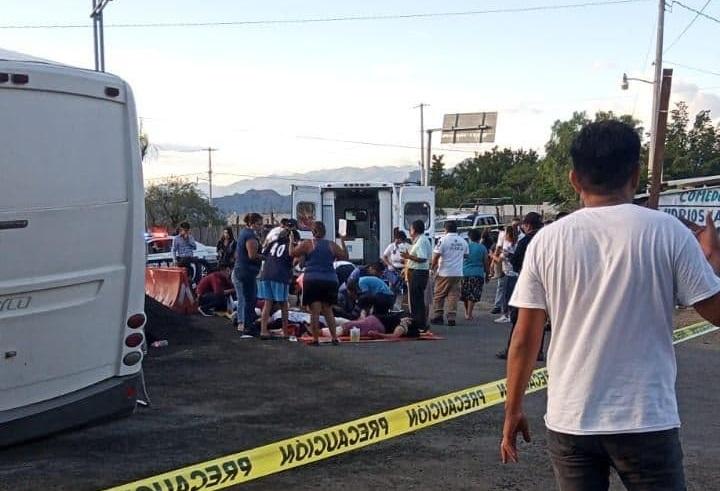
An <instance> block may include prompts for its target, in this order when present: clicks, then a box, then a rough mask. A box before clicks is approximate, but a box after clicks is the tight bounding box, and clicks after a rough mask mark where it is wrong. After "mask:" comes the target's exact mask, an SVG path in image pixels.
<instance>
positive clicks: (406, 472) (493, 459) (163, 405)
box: [0, 314, 720, 491]
mask: <svg viewBox="0 0 720 491" xmlns="http://www.w3.org/2000/svg"><path fill="white" fill-rule="evenodd" d="M155 318H156V319H157V316H155ZM156 324H157V325H158V329H165V330H167V331H169V334H168V338H169V339H170V343H171V345H170V346H169V347H168V348H164V349H159V350H152V351H151V352H150V356H149V357H148V358H147V360H146V364H145V367H146V375H147V383H148V386H149V388H150V395H151V398H152V406H151V407H150V408H144V409H141V410H140V411H139V412H138V413H137V414H136V415H134V416H133V417H131V418H126V419H121V420H116V421H111V422H108V423H105V424H101V425H96V426H92V427H88V428H84V429H80V430H76V431H73V432H69V433H64V434H61V435H57V436H54V437H50V438H47V439H44V440H41V441H37V442H32V443H28V444H25V445H20V446H16V447H13V448H9V449H5V450H0V489H3V490H4V489H12V490H17V491H21V490H38V489H62V490H65V489H67V490H70V489H72V490H95V489H101V488H105V487H108V486H111V485H117V484H121V483H124V482H128V481H131V480H135V479H139V478H142V477H146V476H149V475H154V474H157V473H160V472H163V471H166V470H170V469H174V468H177V467H181V466H185V465H189V464H192V463H195V462H199V461H203V460H207V459H210V458H214V457H218V456H221V455H225V454H228V453H232V452H237V451H240V450H244V449H249V448H253V447H255V446H258V445H262V444H265V443H269V442H272V441H276V440H280V439H283V438H288V437H292V436H294V435H298V434H301V433H304V432H307V431H311V430H315V429H319V428H323V427H326V426H330V425H332V424H336V423H340V422H344V421H347V420H350V419H354V418H357V417H361V416H366V415H369V414H372V413H374V412H377V411H382V410H385V409H390V408H393V407H396V406H399V405H403V404H407V403H411V402H415V401H418V400H421V399H424V398H427V397H432V396H436V395H440V394H444V393H447V392H450V391H452V390H456V389H461V388H465V387H468V386H471V385H475V384H480V383H484V382H489V381H492V380H496V379H498V378H502V377H503V376H504V364H503V362H501V361H499V360H497V359H496V358H495V357H494V356H493V355H494V353H495V352H496V351H497V350H498V349H500V348H502V347H503V345H504V342H505V336H506V335H507V330H508V328H507V325H498V324H494V323H493V322H492V317H491V316H489V315H487V314H481V315H480V317H479V319H477V320H476V321H474V322H472V323H468V322H465V321H461V323H460V325H459V326H457V327H455V328H447V327H441V328H438V329H436V331H437V332H438V333H439V334H441V335H443V336H446V340H444V341H436V342H404V343H369V344H359V345H357V344H354V345H351V344H345V345H341V346H338V347H333V346H322V347H319V348H313V347H307V346H302V345H299V344H296V343H286V342H279V341H270V342H261V341H259V340H241V339H240V338H239V337H238V335H237V333H236V332H234V331H233V330H232V328H230V327H229V326H228V325H227V322H226V321H225V320H223V319H220V318H202V317H198V316H194V317H192V318H190V319H185V318H181V317H176V316H173V315H170V314H167V315H166V317H165V318H164V319H160V320H159V321H158V322H156ZM718 355H720V335H718V334H717V333H714V334H712V335H708V336H705V337H703V338H700V339H696V340H692V341H690V342H687V343H684V344H683V345H681V346H679V347H678V361H679V379H678V390H679V397H680V406H681V407H680V409H681V415H682V419H683V422H684V427H683V433H682V437H683V444H684V449H685V454H686V471H687V475H688V485H689V489H697V490H700V489H702V490H706V489H720V469H718V467H717V465H715V464H716V463H717V462H720V425H718V423H717V419H716V415H715V413H716V412H717V408H718V407H720V406H719V405H718V403H719V402H720V395H718V392H719V391H718V389H719V388H720V386H719V385H718V382H717V374H718V364H717V360H718ZM638 356H641V354H638ZM629 390H631V389H629ZM544 404H545V393H544V392H540V393H537V394H534V395H532V396H530V397H529V398H528V399H527V405H526V411H527V412H528V413H529V415H530V417H531V425H532V428H533V430H534V436H535V439H534V441H533V442H532V443H531V444H528V445H524V446H523V447H522V454H521V459H522V461H521V463H520V464H518V465H513V466H503V465H501V464H499V462H498V457H497V453H498V452H497V448H498V442H499V435H500V426H501V423H502V408H501V407H493V408H490V409H487V410H484V411H481V412H478V413H475V414H472V415H469V416H465V417H462V418H459V419H456V420H454V421H452V422H448V423H444V424H441V425H438V426H435V427H433V428H430V429H427V430H423V431H420V432H418V433H415V434H411V435H408V436H404V437H399V438H396V439H393V440H390V441H387V442H384V443H381V444H378V445H374V446H370V447H367V448H366V449H363V450H360V451H357V452H352V453H349V454H345V455H343V456H340V457H337V458H334V459H329V460H326V461H323V462H320V463H317V464H314V465H310V466H306V467H302V468H298V469H295V470H291V471H288V472H285V473H282V474H277V475H274V476H270V477H267V478H264V479H261V480H258V481H255V482H251V483H248V484H246V485H245V486H244V487H245V488H247V489H257V490H276V489H280V488H293V489H338V488H341V487H344V488H346V489H380V488H384V489H521V490H527V489H530V490H533V489H538V490H545V489H553V488H554V481H553V479H552V470H551V468H550V465H549V462H548V459H547V457H546V454H545V442H544V438H543V435H542V428H543V426H542V414H543V409H544ZM614 486H617V483H616V484H615V485H614Z"/></svg>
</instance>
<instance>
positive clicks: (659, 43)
mask: <svg viewBox="0 0 720 491" xmlns="http://www.w3.org/2000/svg"><path fill="white" fill-rule="evenodd" d="M664 31H665V0H658V20H657V39H656V41H655V78H654V79H653V100H652V118H651V122H650V155H649V159H648V182H649V183H652V182H655V179H654V176H653V173H655V167H656V165H657V164H656V162H655V161H656V159H657V150H658V144H659V141H658V130H659V121H658V120H659V119H660V92H661V90H662V82H663V68H662V60H663V34H664ZM663 134H664V132H663ZM659 165H660V169H662V162H660V164H659ZM661 173H662V172H661ZM650 192H651V194H652V189H651V190H650ZM656 192H658V193H659V181H658V189H657V190H656ZM655 206H656V207H657V203H656V205H655Z"/></svg>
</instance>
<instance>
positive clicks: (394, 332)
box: [367, 317, 420, 339]
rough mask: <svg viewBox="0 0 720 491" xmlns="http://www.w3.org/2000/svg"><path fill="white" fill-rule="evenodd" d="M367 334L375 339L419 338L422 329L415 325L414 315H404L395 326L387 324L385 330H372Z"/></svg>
mask: <svg viewBox="0 0 720 491" xmlns="http://www.w3.org/2000/svg"><path fill="white" fill-rule="evenodd" d="M367 336H368V337H369V338H375V339H396V338H417V337H420V331H419V330H417V329H416V328H414V327H413V320H412V317H403V318H402V319H400V321H399V322H398V324H397V325H396V326H395V327H392V328H389V327H388V326H387V325H385V329H384V331H376V330H370V331H368V333H367Z"/></svg>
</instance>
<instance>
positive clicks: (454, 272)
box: [430, 221, 470, 326]
mask: <svg viewBox="0 0 720 491" xmlns="http://www.w3.org/2000/svg"><path fill="white" fill-rule="evenodd" d="M469 253H470V250H469V246H468V243H467V242H466V241H465V239H463V238H462V237H460V236H459V235H458V234H457V223H455V222H453V221H448V222H445V235H444V236H443V237H442V238H441V239H440V240H439V241H438V243H437V244H436V245H435V249H434V250H433V258H432V267H431V269H432V270H433V271H435V272H436V274H437V277H436V278H435V290H434V294H433V312H434V313H433V318H432V320H431V321H430V323H431V324H440V325H442V324H443V322H444V319H443V317H444V314H445V308H444V307H445V302H446V301H447V323H448V326H454V325H455V316H456V314H457V304H458V302H459V301H460V285H461V284H462V275H463V261H464V259H465V258H466V257H467V256H468V254H469Z"/></svg>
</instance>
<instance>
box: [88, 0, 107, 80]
mask: <svg viewBox="0 0 720 491" xmlns="http://www.w3.org/2000/svg"><path fill="white" fill-rule="evenodd" d="M110 2H112V0H92V7H93V9H92V11H91V12H90V17H91V18H92V20H93V42H94V45H95V46H94V52H95V71H96V72H104V71H105V32H104V26H103V9H105V7H107V4H108V3H110Z"/></svg>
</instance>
